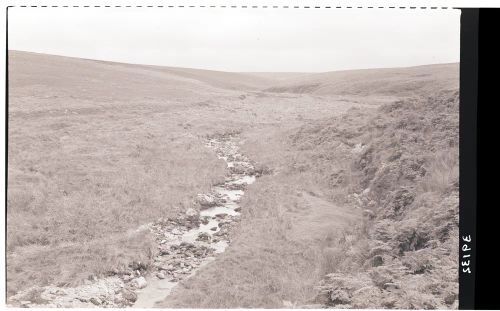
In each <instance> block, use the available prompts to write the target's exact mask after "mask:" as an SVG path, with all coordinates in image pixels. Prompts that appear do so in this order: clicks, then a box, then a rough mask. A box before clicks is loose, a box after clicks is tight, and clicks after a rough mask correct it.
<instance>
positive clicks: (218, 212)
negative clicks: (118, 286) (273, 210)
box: [133, 139, 256, 308]
mask: <svg viewBox="0 0 500 311" xmlns="http://www.w3.org/2000/svg"><path fill="white" fill-rule="evenodd" d="M207 146H208V147H210V148H212V149H214V150H215V152H216V154H217V156H218V157H219V159H222V160H224V161H225V162H226V163H227V167H228V169H231V168H233V167H235V166H239V167H245V168H248V169H249V171H253V166H252V164H251V163H250V161H249V160H248V159H247V158H246V157H244V156H243V155H241V154H240V153H239V152H238V147H237V145H236V143H235V142H234V141H233V140H216V139H211V140H209V141H208V143H207ZM229 159H231V160H229ZM255 179H256V178H255V176H254V175H251V174H244V173H242V174H239V173H235V172H234V171H232V170H229V173H228V176H227V178H226V181H225V182H224V184H222V185H217V186H214V187H212V189H211V191H210V193H208V194H205V196H214V195H215V196H216V197H218V198H220V199H223V200H224V201H225V202H223V203H221V204H220V205H217V206H214V207H211V208H208V209H205V210H202V211H201V212H200V215H199V217H200V220H204V221H205V222H206V221H208V223H205V224H203V223H200V225H199V227H197V228H194V229H191V230H188V231H184V232H182V233H181V230H180V229H179V230H175V229H174V230H172V232H170V233H165V240H164V241H162V242H164V243H166V244H168V245H173V244H177V245H180V244H181V243H182V242H186V243H192V244H195V245H204V246H207V247H210V248H212V249H213V250H214V254H218V253H222V252H224V251H225V249H226V248H227V246H228V245H229V241H228V240H225V239H216V241H212V238H210V239H209V241H200V240H199V239H198V237H199V236H200V234H205V235H208V236H211V237H213V236H214V234H216V233H217V232H219V231H220V230H221V228H220V226H219V225H220V224H221V222H223V224H225V223H228V222H232V221H234V218H235V217H238V216H239V215H240V213H239V212H238V211H236V210H237V209H238V208H240V205H239V201H240V199H241V197H242V196H243V195H244V194H245V192H244V190H241V189H234V187H235V185H238V186H237V188H240V187H244V186H245V185H250V184H252V183H254V182H255ZM202 196H203V195H202ZM223 215H227V216H223ZM229 216H232V217H229ZM228 217H229V218H228ZM179 233H180V234H179ZM214 259H215V257H214V256H208V257H205V258H202V259H201V264H200V265H199V266H198V267H196V268H195V269H193V270H191V271H190V273H189V275H187V276H186V277H184V278H183V279H184V280H185V279H187V278H189V277H191V276H193V275H194V274H195V273H196V272H197V271H198V270H199V269H200V268H201V267H202V266H204V265H206V264H208V263H209V262H211V261H213V260H214ZM146 280H147V282H148V286H147V287H145V288H143V289H141V290H138V291H137V296H138V299H137V301H136V302H135V304H134V306H133V307H135V308H151V307H154V306H155V303H156V302H159V301H162V300H164V299H165V298H166V297H168V296H169V295H170V293H171V292H172V290H173V289H174V288H175V286H176V285H177V284H178V283H179V280H176V281H172V280H169V279H159V278H157V277H156V276H149V277H147V278H146Z"/></svg>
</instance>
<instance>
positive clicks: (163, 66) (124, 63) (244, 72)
mask: <svg viewBox="0 0 500 311" xmlns="http://www.w3.org/2000/svg"><path fill="white" fill-rule="evenodd" d="M8 52H20V53H27V54H38V55H44V56H51V57H61V58H72V59H79V60H86V61H96V62H107V63H114V64H123V65H132V66H152V67H162V68H172V69H188V70H199V71H214V72H224V73H241V74H322V73H331V72H344V71H364V70H384V69H404V68H415V67H426V66H440V65H460V61H458V62H447V63H430V64H421V65H414V66H397V67H378V68H356V69H341V70H328V71H318V72H306V71H303V72H299V71H224V70H217V69H206V68H194V67H176V66H170V65H154V64H144V63H126V62H119V61H113V60H105V59H94V58H84V57H74V56H68V55H58V54H48V53H40V52H34V51H23V50H14V49H8Z"/></svg>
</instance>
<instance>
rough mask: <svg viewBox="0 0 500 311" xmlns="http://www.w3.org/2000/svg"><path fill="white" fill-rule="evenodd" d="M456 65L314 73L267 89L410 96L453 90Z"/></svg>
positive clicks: (280, 91) (315, 92)
mask: <svg viewBox="0 0 500 311" xmlns="http://www.w3.org/2000/svg"><path fill="white" fill-rule="evenodd" d="M458 73H459V71H458V64H456V63H454V64H440V65H428V66H417V67H408V68H389V69H364V70H348V71H334V72H325V73H314V74H308V75H302V76H298V77H296V78H293V77H292V78H289V79H286V80H283V81H281V82H279V83H277V84H276V85H273V86H271V87H269V88H267V89H266V90H267V91H270V92H278V93H307V94H317V95H332V94H336V95H360V96H367V95H386V96H399V97H401V96H414V95H425V94H433V93H436V92H440V91H443V90H453V89H454V88H455V87H456V83H457V81H458Z"/></svg>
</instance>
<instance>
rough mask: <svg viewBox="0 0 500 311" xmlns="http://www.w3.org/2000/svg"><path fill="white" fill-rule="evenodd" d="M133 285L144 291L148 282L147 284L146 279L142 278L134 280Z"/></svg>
mask: <svg viewBox="0 0 500 311" xmlns="http://www.w3.org/2000/svg"><path fill="white" fill-rule="evenodd" d="M132 284H133V285H134V286H135V287H137V288H139V289H142V288H144V287H146V286H147V285H148V282H146V279H145V278H144V277H142V276H141V277H138V278H136V279H134V280H133V281H132Z"/></svg>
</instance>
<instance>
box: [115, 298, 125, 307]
mask: <svg viewBox="0 0 500 311" xmlns="http://www.w3.org/2000/svg"><path fill="white" fill-rule="evenodd" d="M113 302H114V303H115V304H116V305H118V306H120V305H122V304H123V303H124V302H125V299H123V298H122V297H115V299H114V300H113Z"/></svg>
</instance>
